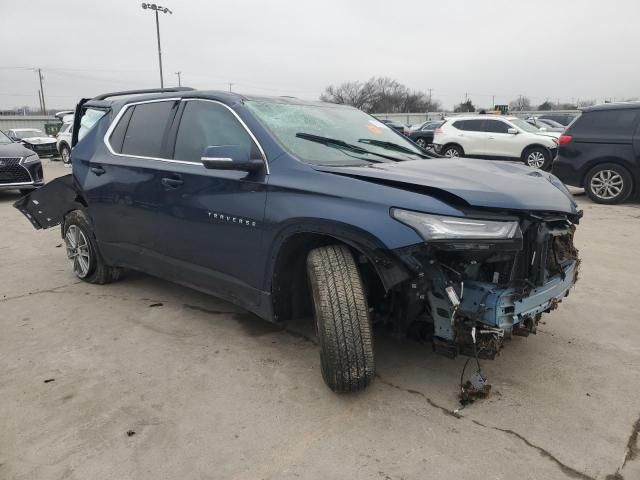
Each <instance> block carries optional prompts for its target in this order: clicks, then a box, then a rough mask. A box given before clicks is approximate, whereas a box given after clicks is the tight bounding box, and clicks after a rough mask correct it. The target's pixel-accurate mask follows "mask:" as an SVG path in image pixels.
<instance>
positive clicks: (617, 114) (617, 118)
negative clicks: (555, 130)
mask: <svg viewBox="0 0 640 480" xmlns="http://www.w3.org/2000/svg"><path fill="white" fill-rule="evenodd" d="M637 117H638V110H603V111H593V112H585V113H583V114H582V115H581V116H580V118H579V119H578V120H576V122H575V123H574V124H573V125H572V126H571V133H573V134H580V135H585V136H593V137H600V138H601V137H604V136H608V135H612V136H625V137H631V136H632V135H633V131H634V129H635V128H634V127H635V124H636V119H637Z"/></svg>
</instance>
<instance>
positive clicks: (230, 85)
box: [229, 82, 233, 92]
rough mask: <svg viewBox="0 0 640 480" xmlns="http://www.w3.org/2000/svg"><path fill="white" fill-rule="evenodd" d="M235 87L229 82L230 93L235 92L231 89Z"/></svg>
mask: <svg viewBox="0 0 640 480" xmlns="http://www.w3.org/2000/svg"><path fill="white" fill-rule="evenodd" d="M232 86H233V83H231V82H229V91H230V92H233V90H232V89H231V87H232Z"/></svg>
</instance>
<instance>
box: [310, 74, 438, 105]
mask: <svg viewBox="0 0 640 480" xmlns="http://www.w3.org/2000/svg"><path fill="white" fill-rule="evenodd" d="M320 100H322V101H325V102H332V103H344V104H347V105H353V106H354V107H357V108H360V109H362V110H364V111H366V112H369V113H406V112H433V111H437V110H439V109H440V108H441V104H440V102H439V101H438V100H433V99H431V100H430V99H429V97H428V96H427V95H426V94H425V93H424V92H419V91H413V90H410V89H409V88H407V87H406V86H405V85H402V84H401V83H399V82H398V81H396V80H393V79H392V78H388V77H378V78H376V77H373V78H371V79H369V80H367V81H366V82H364V83H362V82H346V83H342V84H340V85H338V86H334V85H331V86H329V87H327V88H326V89H325V91H324V92H323V93H322V95H320Z"/></svg>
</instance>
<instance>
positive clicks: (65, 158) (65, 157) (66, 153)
mask: <svg viewBox="0 0 640 480" xmlns="http://www.w3.org/2000/svg"><path fill="white" fill-rule="evenodd" d="M60 156H61V157H62V163H69V159H70V155H69V149H68V148H63V149H62V154H61V155H60Z"/></svg>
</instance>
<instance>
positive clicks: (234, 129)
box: [173, 100, 261, 162]
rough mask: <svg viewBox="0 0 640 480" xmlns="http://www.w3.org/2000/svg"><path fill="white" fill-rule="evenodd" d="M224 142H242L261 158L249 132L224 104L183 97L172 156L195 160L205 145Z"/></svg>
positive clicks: (215, 144)
mask: <svg viewBox="0 0 640 480" xmlns="http://www.w3.org/2000/svg"><path fill="white" fill-rule="evenodd" d="M224 145H241V146H244V147H246V148H247V150H248V151H249V152H251V158H261V155H260V151H259V150H258V147H257V146H256V144H255V142H254V141H253V139H252V138H251V136H250V135H249V134H248V133H247V131H246V130H245V128H244V127H243V126H242V125H241V124H240V122H238V119H237V118H236V117H235V116H234V115H233V114H232V113H231V112H230V111H229V110H228V109H227V108H226V107H224V106H223V105H220V104H218V103H214V102H208V101H201V100H191V101H187V102H186V105H185V108H184V112H183V114H182V119H181V120H180V127H179V128H178V135H177V137H176V145H175V149H174V154H173V158H174V159H176V160H186V161H191V162H199V161H200V159H201V158H202V154H203V153H204V150H205V149H206V148H207V147H217V146H224Z"/></svg>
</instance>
